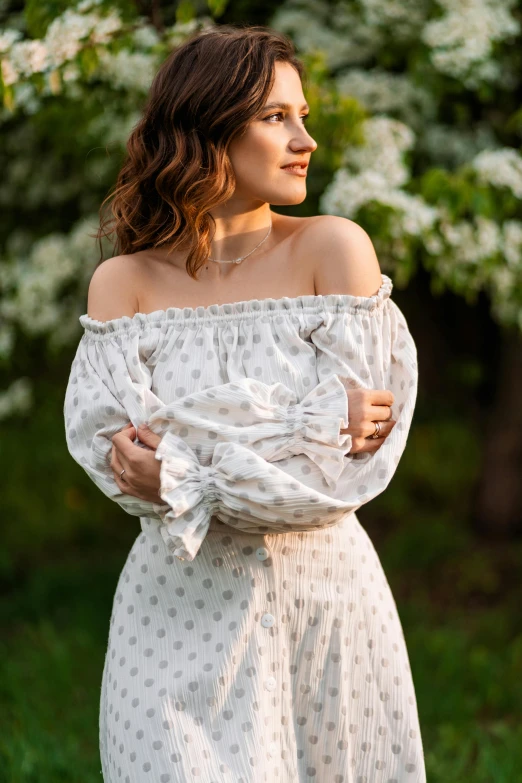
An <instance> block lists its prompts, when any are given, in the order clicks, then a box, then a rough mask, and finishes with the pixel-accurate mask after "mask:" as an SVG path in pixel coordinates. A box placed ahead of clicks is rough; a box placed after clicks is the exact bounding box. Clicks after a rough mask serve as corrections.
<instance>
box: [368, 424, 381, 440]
mask: <svg viewBox="0 0 522 783" xmlns="http://www.w3.org/2000/svg"><path fill="white" fill-rule="evenodd" d="M373 423H374V424H375V431H374V433H373V435H370V438H378V437H379V436H380V432H381V424H380V422H379V421H374V422H373Z"/></svg>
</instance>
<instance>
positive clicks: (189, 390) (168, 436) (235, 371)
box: [64, 275, 426, 783]
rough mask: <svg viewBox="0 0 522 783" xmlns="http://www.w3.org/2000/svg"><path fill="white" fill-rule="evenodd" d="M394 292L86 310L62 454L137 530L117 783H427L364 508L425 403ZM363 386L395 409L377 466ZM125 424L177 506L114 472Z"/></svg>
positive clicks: (388, 597)
mask: <svg viewBox="0 0 522 783" xmlns="http://www.w3.org/2000/svg"><path fill="white" fill-rule="evenodd" d="M391 291H392V282H391V280H390V278H389V277H388V276H386V275H383V276H382V285H381V287H380V289H379V291H378V292H377V294H376V295H374V296H371V297H358V296H351V295H346V294H327V295H302V296H298V297H295V298H291V297H282V298H281V299H263V300H257V299H254V300H245V301H240V302H233V303H230V304H222V305H218V304H215V305H210V306H208V307H204V306H200V307H196V308H190V307H185V308H177V307H170V308H168V309H167V310H156V311H154V312H152V313H147V314H144V313H136V315H134V316H133V317H129V316H122V317H121V318H116V319H113V320H110V321H106V322H101V321H96V320H94V319H92V318H90V317H89V316H88V315H82V316H80V323H81V325H82V326H83V328H84V333H83V335H82V337H81V340H80V343H79V345H78V349H77V352H76V356H75V358H74V361H73V363H72V368H71V373H70V378H69V383H68V385H67V389H66V393H65V401H64V417H65V432H66V441H67V445H68V448H69V451H70V453H71V455H72V456H73V457H74V459H75V460H76V461H77V462H78V463H79V464H80V465H81V466H82V467H83V468H84V469H85V471H86V472H87V473H88V475H89V476H90V477H91V479H92V480H93V481H94V482H95V483H96V485H97V486H98V487H99V488H100V489H101V491H102V492H104V494H105V495H107V496H108V497H109V498H111V499H112V500H114V501H115V502H117V503H118V504H119V505H120V506H122V508H124V509H125V510H126V511H127V512H128V513H129V514H132V515H134V516H138V517H139V518H140V525H141V532H140V534H139V535H138V537H137V538H136V540H135V542H134V544H133V546H132V548H131V551H130V552H129V555H128V557H127V560H126V562H125V564H124V566H123V570H122V572H121V574H120V577H119V580H118V584H117V586H116V592H115V598H114V603H113V609H112V615H111V623H110V630H109V639H108V648H107V653H106V658H105V667H104V671H103V680H102V692H101V701H100V750H101V762H102V772H103V778H104V781H106V783H142V782H143V783H144V782H146V783H149V782H150V783H187V782H188V781H194V782H195V783H221V782H222V781H223V782H224V783H265V781H270V783H273V781H278V783H291V782H293V781H295V782H296V783H297V782H299V783H301V782H304V781H307V782H311V781H313V783H330V782H331V783H425V781H426V773H425V766H424V757H423V747H422V739H421V734H420V728H419V721H418V714H417V704H416V697H415V691H414V685H413V681H412V674H411V670H410V666H409V660H408V653H407V648H406V644H405V640H404V636H403V632H402V627H401V623H400V619H399V616H398V613H397V608H396V605H395V602H394V599H393V595H392V593H391V591H390V588H389V585H388V582H387V580H386V576H385V574H384V572H383V569H382V566H381V564H380V561H379V558H378V555H377V553H376V551H375V549H374V547H373V544H372V542H371V540H370V539H369V537H368V535H367V533H366V532H365V530H364V528H363V527H362V526H361V525H360V523H359V521H358V519H357V517H356V513H355V512H356V511H357V509H358V508H360V506H361V505H363V504H364V503H366V502H367V501H369V500H371V499H372V498H373V497H375V496H376V495H377V494H379V493H380V492H382V491H383V490H384V489H385V488H386V487H387V485H388V484H389V482H390V480H391V478H392V476H393V474H394V472H395V469H396V467H397V463H398V461H399V459H400V456H401V454H402V452H403V450H404V447H405V445H406V439H407V436H408V432H409V429H410V425H411V420H412V416H413V410H414V406H415V399H416V393H417V356H416V349H415V344H414V342H413V339H412V337H411V334H410V332H409V330H408V327H407V324H406V321H405V319H404V316H403V315H402V313H401V311H400V310H399V308H398V307H397V305H396V304H395V303H394V302H393V300H392V299H391V296H390V295H391ZM351 388H373V389H390V390H391V391H392V392H393V394H394V397H395V400H394V404H393V406H392V414H393V418H394V419H395V420H396V421H397V424H396V425H395V427H394V428H393V430H392V432H391V434H390V435H389V436H388V437H387V438H386V439H385V441H384V443H383V445H382V446H381V448H380V449H378V451H377V452H376V453H375V454H373V455H369V454H367V453H366V454H364V453H363V454H353V455H350V454H346V452H348V451H349V449H350V447H351V436H350V435H348V434H347V433H341V432H340V430H341V429H344V428H346V427H347V426H348V421H349V416H350V411H349V406H348V396H347V394H346V391H347V390H348V389H351ZM129 421H130V422H132V424H133V425H134V426H135V427H137V426H138V425H139V424H141V423H142V422H145V421H146V422H147V423H148V424H149V426H150V428H151V429H152V430H153V431H154V432H156V433H157V434H158V435H160V436H161V442H160V444H159V446H158V448H157V450H156V455H155V456H156V459H158V460H160V461H161V467H160V471H161V475H160V479H161V489H160V496H161V499H162V500H163V501H164V502H163V503H158V504H154V503H148V502H146V501H141V500H140V499H138V498H135V497H133V496H131V495H125V494H122V493H121V492H120V490H119V488H118V486H117V485H116V483H115V481H114V478H113V474H112V470H111V468H110V464H109V460H110V454H111V446H112V443H111V437H112V436H113V435H114V434H115V433H116V432H117V431H118V430H120V429H121V428H122V427H124V426H125V424H127V423H128V422H129ZM137 445H139V444H137Z"/></svg>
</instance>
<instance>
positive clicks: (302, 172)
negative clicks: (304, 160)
mask: <svg viewBox="0 0 522 783" xmlns="http://www.w3.org/2000/svg"><path fill="white" fill-rule="evenodd" d="M281 168H282V169H283V171H287V172H288V173H289V174H296V175H297V176H298V177H306V172H307V171H308V166H281Z"/></svg>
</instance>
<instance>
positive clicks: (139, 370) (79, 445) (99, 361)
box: [63, 332, 166, 519]
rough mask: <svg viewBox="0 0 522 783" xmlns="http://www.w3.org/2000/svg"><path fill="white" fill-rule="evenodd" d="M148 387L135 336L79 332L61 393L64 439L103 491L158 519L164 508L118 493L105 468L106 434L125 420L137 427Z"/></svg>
mask: <svg viewBox="0 0 522 783" xmlns="http://www.w3.org/2000/svg"><path fill="white" fill-rule="evenodd" d="M150 386H151V378H150V374H149V373H148V371H147V370H146V367H145V366H144V365H143V364H142V363H141V362H139V361H138V335H137V334H130V333H129V334H128V335H125V336H121V335H117V334H115V335H114V336H113V337H110V338H109V339H100V338H99V337H98V336H96V335H92V334H90V333H87V332H84V334H83V335H82V338H81V339H80V342H79V345H78V348H77V350H76V355H75V357H74V359H73V362H72V366H71V371H70V374H69V380H68V383H67V387H66V391H65V398H64V406H63V412H64V421H65V439H66V443H67V448H68V450H69V453H70V454H71V456H72V457H73V459H74V460H75V461H76V462H77V463H78V464H79V465H80V466H81V467H82V468H83V469H84V470H85V471H86V473H87V474H88V476H89V477H90V478H91V479H92V481H93V482H94V483H95V484H96V486H97V487H98V488H99V489H100V490H101V491H102V492H103V493H104V495H106V496H107V497H108V498H110V499H111V500H114V501H115V502H116V503H118V505H120V506H121V507H122V508H123V509H124V510H125V511H126V512H127V513H128V514H131V515H133V516H139V517H153V518H156V519H161V518H162V516H163V514H164V513H165V511H166V508H162V505H161V504H153V503H151V502H148V501H145V500H141V499H140V498H137V497H134V496H133V495H126V494H124V493H122V492H121V491H120V489H119V487H118V485H117V484H116V481H115V480H114V476H113V472H112V469H111V466H110V458H111V451H112V440H111V438H112V436H113V435H115V434H116V432H118V431H119V430H121V429H122V428H123V427H124V426H125V425H126V424H128V423H129V421H130V422H132V424H133V425H134V426H135V427H137V426H138V425H139V424H140V423H141V422H142V421H143V420H144V418H146V415H147V412H150V405H151V403H154V401H155V400H156V397H155V395H153V394H152V392H151V390H150ZM135 443H136V441H135ZM136 445H140V444H139V443H136Z"/></svg>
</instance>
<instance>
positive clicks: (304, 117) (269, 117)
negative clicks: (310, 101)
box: [265, 112, 310, 122]
mask: <svg viewBox="0 0 522 783" xmlns="http://www.w3.org/2000/svg"><path fill="white" fill-rule="evenodd" d="M282 116H283V114H282V112H277V113H276V114H270V115H269V116H268V117H265V122H266V121H267V120H271V119H272V117H282ZM309 116H310V115H309V114H304V115H303V116H302V117H301V119H302V120H303V122H306V120H307V119H308V117H309Z"/></svg>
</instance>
